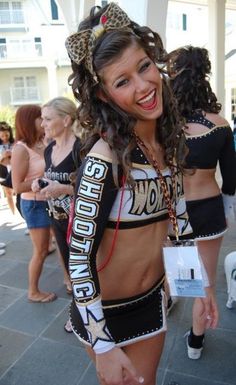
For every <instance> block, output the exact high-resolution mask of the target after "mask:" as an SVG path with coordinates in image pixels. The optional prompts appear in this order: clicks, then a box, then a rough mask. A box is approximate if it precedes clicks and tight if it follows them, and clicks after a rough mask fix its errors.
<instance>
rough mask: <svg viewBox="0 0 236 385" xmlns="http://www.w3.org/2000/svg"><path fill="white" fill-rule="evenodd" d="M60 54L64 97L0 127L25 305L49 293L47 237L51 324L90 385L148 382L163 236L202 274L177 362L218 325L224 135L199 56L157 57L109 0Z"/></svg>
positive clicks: (235, 179) (226, 184) (227, 156)
mask: <svg viewBox="0 0 236 385" xmlns="http://www.w3.org/2000/svg"><path fill="white" fill-rule="evenodd" d="M66 49H67V52H68V55H69V57H70V59H71V68H72V73H71V75H70V77H69V79H68V80H69V84H70V85H71V88H72V91H73V94H74V98H75V102H73V101H72V100H70V99H68V98H66V97H56V98H54V99H52V100H49V101H48V102H46V103H45V104H44V105H43V106H37V105H25V106H21V107H19V108H18V109H17V111H16V115H15V139H14V138H13V134H12V129H11V127H10V126H9V125H7V123H6V122H0V150H1V178H2V180H5V179H6V178H7V175H8V174H9V171H10V169H11V179H12V187H11V188H10V187H4V188H5V190H4V192H5V195H6V197H7V200H8V204H9V208H10V209H11V211H12V212H13V213H14V207H15V206H14V200H13V198H14V196H13V194H14V193H15V194H17V196H19V197H20V203H19V204H20V208H19V209H20V212H21V214H22V216H23V217H24V219H25V221H26V224H27V228H28V229H29V234H30V238H31V242H32V249H33V252H32V257H31V259H30V261H29V266H28V277H29V280H28V282H29V284H28V300H29V301H30V302H34V303H50V302H52V301H54V300H56V299H57V295H56V293H54V292H45V291H43V290H42V289H41V288H40V285H39V281H40V276H41V274H42V271H43V264H44V261H45V259H46V256H47V255H48V252H49V250H50V243H51V241H52V237H54V238H55V240H56V244H57V248H58V249H57V251H58V255H59V258H60V261H61V266H62V270H63V277H64V280H63V283H64V285H65V287H66V291H67V293H68V294H69V295H72V301H71V305H70V309H69V319H68V321H67V322H66V324H65V325H64V329H65V331H66V332H74V334H75V335H76V337H77V338H78V339H79V340H80V341H82V343H83V344H84V346H85V348H86V351H87V353H88V355H89V356H90V358H91V359H92V360H93V361H94V363H95V366H96V371H97V376H98V379H99V382H100V384H101V385H105V384H106V385H108V384H110V385H112V384H128V383H130V384H135V383H144V384H146V385H154V384H155V383H156V373H157V370H158V365H159V361H160V358H161V354H162V351H163V347H164V343H165V335H166V331H167V310H168V309H167V307H168V303H170V301H171V300H172V299H171V293H170V292H169V289H168V282H167V281H166V278H165V266H164V263H163V245H164V243H165V241H166V240H167V239H172V240H173V239H175V240H177V241H178V242H181V240H182V239H194V240H195V242H196V245H197V248H198V253H199V258H200V261H201V263H202V269H203V275H205V276H206V279H205V281H204V293H205V296H202V297H197V298H195V299H194V302H193V309H192V325H191V327H190V328H189V330H188V331H187V333H186V339H187V354H188V357H189V358H190V359H199V358H200V357H201V354H202V351H203V348H204V340H205V332H206V330H207V329H208V328H215V327H216V326H217V323H218V318H219V312H218V306H217V301H216V293H215V286H216V272H217V263H218V257H219V252H220V247H221V244H222V240H223V236H224V234H225V232H226V231H227V227H228V224H227V215H228V210H229V206H230V202H231V198H232V196H233V195H234V194H235V189H236V174H235V167H236V163H235V162H236V160H235V151H234V140H233V132H232V129H231V127H230V124H229V123H228V122H227V121H226V120H225V119H224V118H223V117H222V116H221V115H220V111H221V104H220V103H219V102H218V100H217V97H216V95H215V94H214V92H213V91H212V89H211V86H210V81H209V77H210V74H211V63H210V59H209V54H208V51H207V50H206V49H205V48H200V47H192V46H186V47H181V48H179V49H176V50H174V51H172V52H170V53H167V52H166V50H165V48H164V46H163V43H162V40H161V38H160V36H159V34H158V33H156V32H154V31H152V30H151V29H150V28H148V27H146V26H145V27H143V26H140V25H138V24H137V23H135V22H134V21H132V20H130V19H129V17H128V15H127V14H126V13H125V12H124V11H123V10H122V9H121V8H120V7H119V6H118V5H117V4H115V3H110V4H108V5H107V6H105V7H103V8H101V7H93V8H92V9H91V13H90V15H89V17H87V18H86V19H84V20H83V21H82V22H81V23H80V25H79V27H78V31H77V32H76V33H74V34H72V35H71V36H69V37H68V38H67V40H66ZM1 146H2V147H1ZM3 146H5V147H3ZM19 164H21V167H19ZM218 164H219V167H220V174H221V179H222V184H221V186H220V184H219V181H218V180H217V179H216V169H217V165H218ZM202 186H204V188H202ZM4 252H5V245H4V243H0V255H1V254H3V253H4ZM121 282H122V285H121ZM172 303H173V302H172ZM144 351H145V356H144V354H143V352H144ZM145 357H146V358H145Z"/></svg>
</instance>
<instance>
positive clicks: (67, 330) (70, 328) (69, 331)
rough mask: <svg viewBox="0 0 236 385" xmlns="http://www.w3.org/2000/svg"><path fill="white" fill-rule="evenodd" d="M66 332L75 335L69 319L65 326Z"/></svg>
mask: <svg viewBox="0 0 236 385" xmlns="http://www.w3.org/2000/svg"><path fill="white" fill-rule="evenodd" d="M64 330H65V332H66V333H73V329H72V325H71V322H70V320H69V319H68V320H67V321H66V323H65V325H64Z"/></svg>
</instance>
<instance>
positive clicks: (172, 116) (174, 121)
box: [69, 6, 186, 185]
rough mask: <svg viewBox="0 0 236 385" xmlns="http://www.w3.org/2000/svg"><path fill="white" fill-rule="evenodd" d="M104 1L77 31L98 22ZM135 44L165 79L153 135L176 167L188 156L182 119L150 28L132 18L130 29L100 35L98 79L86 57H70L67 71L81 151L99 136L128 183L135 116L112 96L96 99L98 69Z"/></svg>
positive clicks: (161, 51)
mask: <svg viewBox="0 0 236 385" xmlns="http://www.w3.org/2000/svg"><path fill="white" fill-rule="evenodd" d="M106 8H107V6H106V7H104V8H102V9H101V10H100V11H99V12H96V13H95V14H93V13H91V14H90V16H89V17H88V18H87V19H85V20H84V21H83V22H82V23H81V24H80V25H79V28H78V31H82V30H87V29H91V28H93V27H94V26H96V25H97V24H98V23H99V20H100V17H101V15H102V14H103V12H104V11H105V10H106ZM133 44H136V45H138V46H140V47H141V48H143V49H144V51H145V52H146V53H147V55H148V56H149V57H150V58H151V59H152V60H153V61H154V62H155V63H156V64H157V65H158V67H159V71H160V73H161V75H162V81H163V114H162V116H161V117H160V118H159V119H157V124H156V127H157V128H156V137H157V140H158V142H159V143H160V144H161V146H162V147H163V149H164V154H165V161H166V164H167V165H171V164H172V162H173V159H175V162H176V164H177V166H178V167H179V168H180V169H183V168H182V166H183V162H184V158H185V155H186V147H185V140H184V135H183V132H182V126H183V122H182V119H181V118H180V115H179V113H178V110H177V106H176V101H175V99H174V97H173V95H172V92H171V89H170V87H169V85H168V81H167V76H166V75H167V73H166V71H165V69H164V64H165V62H166V60H167V56H166V51H165V49H164V47H163V43H162V40H161V38H160V36H159V35H158V34H157V33H155V32H153V31H152V30H151V29H149V28H148V27H140V26H139V25H138V24H136V23H134V22H132V21H131V24H130V26H129V28H124V29H119V30H110V31H107V32H106V33H104V34H103V35H102V36H100V37H99V38H98V39H97V40H96V42H95V46H94V50H93V68H94V70H95V72H96V74H97V75H98V80H99V82H98V84H94V79H93V77H92V75H91V73H90V72H89V71H88V69H87V68H86V66H85V65H84V62H83V61H82V62H81V63H80V64H79V65H78V64H76V63H75V62H74V61H73V60H72V70H73V73H72V74H71V75H70V76H69V84H70V85H71V86H72V90H73V93H74V96H75V98H76V99H77V100H78V101H79V108H78V115H79V120H80V123H81V126H82V127H83V133H84V139H85V141H84V145H83V147H82V156H84V155H86V153H88V151H89V150H90V148H91V147H92V146H93V144H94V143H95V142H96V141H97V140H98V139H99V138H100V137H103V138H104V140H106V141H107V143H108V144H109V146H110V148H111V149H112V151H114V152H115V154H116V157H117V159H118V162H119V163H120V164H121V166H122V169H123V172H124V174H125V175H126V177H127V181H128V183H130V184H131V185H132V178H131V177H130V175H129V170H130V167H131V160H130V156H131V151H132V149H133V148H134V147H135V145H136V140H135V138H134V126H135V123H136V119H135V118H134V117H133V116H131V115H129V114H128V113H127V112H126V111H124V110H122V109H121V108H119V107H118V106H117V105H116V104H115V103H114V102H112V101H111V100H109V101H108V103H105V102H103V101H102V100H101V99H100V98H98V96H97V94H98V90H99V89H100V90H101V89H103V82H102V79H101V78H99V73H100V71H101V70H102V69H103V68H104V67H105V66H106V65H108V64H112V63H113V62H114V61H115V60H117V58H119V57H120V56H121V55H122V54H123V52H124V51H125V50H126V49H127V48H129V47H130V46H132V45H133Z"/></svg>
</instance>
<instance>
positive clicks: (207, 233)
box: [186, 195, 227, 240]
mask: <svg viewBox="0 0 236 385" xmlns="http://www.w3.org/2000/svg"><path fill="white" fill-rule="evenodd" d="M186 207H187V212H188V215H189V221H190V224H191V226H192V229H193V234H194V238H195V239H197V240H202V238H203V239H205V240H207V239H214V238H219V237H221V236H222V235H223V234H224V233H225V232H226V231H227V223H226V219H225V212H224V205H223V199H222V195H217V196H215V197H210V198H206V199H199V200H194V201H186Z"/></svg>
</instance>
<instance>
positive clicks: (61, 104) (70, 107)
mask: <svg viewBox="0 0 236 385" xmlns="http://www.w3.org/2000/svg"><path fill="white" fill-rule="evenodd" d="M44 107H51V108H53V109H54V110H55V111H56V112H57V114H58V115H59V116H62V117H64V116H66V115H69V116H70V118H71V127H72V129H73V131H74V133H75V135H77V136H78V133H79V121H78V112H77V106H76V104H75V103H74V102H73V101H72V100H71V99H68V98H66V97H64V96H58V97H56V98H54V99H51V100H49V101H48V102H47V103H45V104H44V105H43V106H42V108H44Z"/></svg>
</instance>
